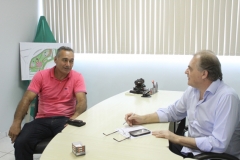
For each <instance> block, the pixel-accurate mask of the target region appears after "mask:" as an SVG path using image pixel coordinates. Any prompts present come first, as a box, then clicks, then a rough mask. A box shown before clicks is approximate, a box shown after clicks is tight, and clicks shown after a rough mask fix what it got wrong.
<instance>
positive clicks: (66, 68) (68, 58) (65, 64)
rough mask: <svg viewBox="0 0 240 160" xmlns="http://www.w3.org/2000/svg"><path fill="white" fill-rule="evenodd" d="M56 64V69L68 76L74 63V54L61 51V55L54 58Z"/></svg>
mask: <svg viewBox="0 0 240 160" xmlns="http://www.w3.org/2000/svg"><path fill="white" fill-rule="evenodd" d="M54 62H55V63H56V69H57V71H59V72H60V73H61V74H64V75H66V74H68V73H69V72H70V71H71V69H72V67H73V62H74V53H73V52H71V51H65V50H61V51H60V53H59V55H58V56H56V57H55V58H54Z"/></svg>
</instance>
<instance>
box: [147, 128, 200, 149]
mask: <svg viewBox="0 0 240 160" xmlns="http://www.w3.org/2000/svg"><path fill="white" fill-rule="evenodd" d="M152 134H153V135H154V136H155V137H157V138H166V139H168V140H169V141H171V142H172V143H175V144H180V145H182V146H185V147H188V148H192V149H199V148H198V147H197V144H196V141H195V138H191V137H184V136H179V135H176V134H174V133H172V132H170V131H168V130H163V131H153V132H152Z"/></svg>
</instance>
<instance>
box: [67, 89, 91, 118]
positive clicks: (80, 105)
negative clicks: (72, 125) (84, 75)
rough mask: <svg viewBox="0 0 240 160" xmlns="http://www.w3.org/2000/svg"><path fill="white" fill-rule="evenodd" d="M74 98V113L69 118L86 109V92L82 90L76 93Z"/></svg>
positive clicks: (75, 116)
mask: <svg viewBox="0 0 240 160" xmlns="http://www.w3.org/2000/svg"><path fill="white" fill-rule="evenodd" d="M76 99H77V104H76V110H75V113H74V114H73V116H72V117H70V119H75V118H77V117H78V116H79V115H80V114H82V113H83V112H85V111H86V109H87V97H86V93H84V92H78V93H76Z"/></svg>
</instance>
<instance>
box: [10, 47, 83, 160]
mask: <svg viewBox="0 0 240 160" xmlns="http://www.w3.org/2000/svg"><path fill="white" fill-rule="evenodd" d="M54 62H55V63H56V66H54V67H53V68H50V69H46V70H42V71H39V72H37V73H36V74H35V76H34V77H33V79H32V81H31V83H30V85H29V87H28V89H27V91H26V92H25V94H24V96H23V98H22V99H21V101H20V102H19V104H18V107H17V109H16V112H15V114H14V120H13V123H12V126H11V128H10V130H9V133H8V135H9V137H10V138H11V141H12V143H14V147H15V158H16V160H28V159H31V160H32V159H33V151H34V149H35V146H36V145H37V143H39V142H40V141H42V140H43V139H46V138H48V137H54V136H55V135H56V134H57V133H59V132H61V131H62V129H63V128H64V126H65V124H66V122H67V120H68V119H69V118H70V119H75V118H76V117H78V116H79V115H80V114H81V113H83V112H84V111H85V110H86V108H87V99H86V87H85V83H84V79H83V76H82V75H81V74H80V73H78V72H76V71H74V70H72V67H73V63H74V51H73V50H72V49H71V48H69V47H64V46H62V47H60V48H59V49H58V50H57V55H56V57H55V58H54ZM37 95H38V96H39V103H38V113H37V116H36V119H35V120H33V121H32V122H29V123H26V124H25V125H24V127H23V128H22V130H21V123H22V120H23V118H24V116H25V115H26V113H27V111H28V107H29V105H30V103H31V102H32V100H33V99H34V98H35V97H36V96H37ZM76 102H77V103H76Z"/></svg>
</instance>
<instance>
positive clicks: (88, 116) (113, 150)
mask: <svg viewBox="0 0 240 160" xmlns="http://www.w3.org/2000/svg"><path fill="white" fill-rule="evenodd" d="M125 93H126V92H124V93H120V94H118V95H116V96H113V97H110V98H108V99H106V100H104V101H102V102H100V103H99V104H97V105H95V106H93V107H92V108H90V109H88V110H87V111H86V112H84V113H83V114H81V115H80V116H79V117H78V118H77V119H81V120H83V121H85V122H86V125H85V126H82V127H74V126H70V125H68V126H67V127H66V128H65V129H64V130H63V131H62V133H59V134H58V135H57V136H55V137H54V138H53V140H52V141H51V142H50V143H49V145H48V146H47V147H46V149H45V150H44V152H43V154H42V156H41V160H55V159H57V160H61V159H62V160H68V159H84V160H95V159H96V160H101V159H102V160H106V159H111V160H112V159H114V160H118V159H119V160H120V159H121V160H123V159H124V160H128V159H131V160H132V159H137V160H140V159H151V160H154V159H163V160H164V159H166V160H170V159H171V160H175V159H176V160H178V159H183V158H182V157H180V156H177V155H175V154H173V153H172V152H171V151H169V149H168V140H166V139H161V138H155V137H154V136H152V135H148V136H144V137H140V138H134V139H127V140H124V141H122V142H117V141H115V140H113V138H117V139H121V138H123V137H122V136H121V135H120V134H119V133H114V134H112V135H109V136H105V135H103V132H104V133H110V132H113V131H114V130H116V129H117V128H121V127H123V123H124V116H125V114H126V113H128V112H134V113H136V114H147V113H153V112H154V111H156V110H157V108H159V107H167V106H168V105H169V104H171V103H173V102H175V101H176V100H177V99H179V98H180V97H181V95H182V93H183V92H176V91H159V92H158V93H157V94H154V95H152V96H151V98H143V97H141V95H129V94H125ZM143 126H144V127H146V128H148V129H149V130H151V131H154V130H161V129H168V128H169V123H155V124H145V125H143ZM76 141H81V142H82V143H83V144H84V145H85V147H86V155H84V156H78V157H76V156H75V155H74V154H72V147H71V145H72V142H76Z"/></svg>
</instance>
